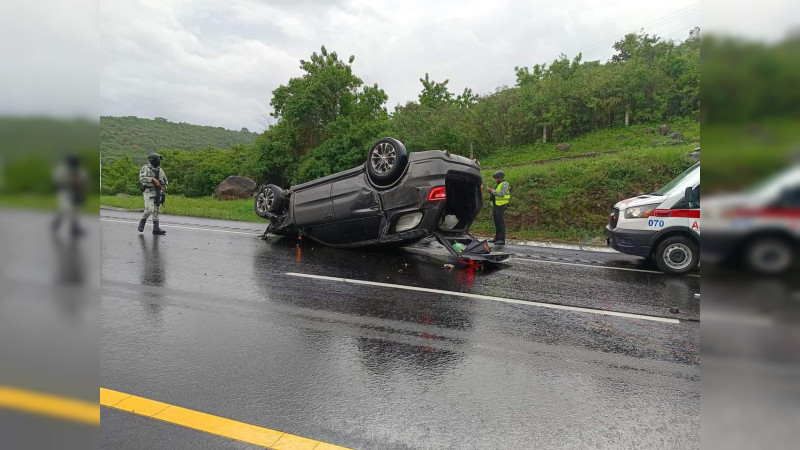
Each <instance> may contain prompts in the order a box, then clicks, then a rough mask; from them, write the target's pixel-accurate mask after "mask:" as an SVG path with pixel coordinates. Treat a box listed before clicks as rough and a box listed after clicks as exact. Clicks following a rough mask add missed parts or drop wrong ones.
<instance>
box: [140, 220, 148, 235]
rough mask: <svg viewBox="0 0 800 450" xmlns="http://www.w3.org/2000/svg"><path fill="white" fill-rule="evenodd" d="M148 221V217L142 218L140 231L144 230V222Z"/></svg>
mask: <svg viewBox="0 0 800 450" xmlns="http://www.w3.org/2000/svg"><path fill="white" fill-rule="evenodd" d="M145 223H147V219H142V220H140V221H139V233H141V232H142V231H144V224H145Z"/></svg>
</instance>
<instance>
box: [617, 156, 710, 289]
mask: <svg viewBox="0 0 800 450" xmlns="http://www.w3.org/2000/svg"><path fill="white" fill-rule="evenodd" d="M606 244H607V245H608V246H609V247H611V248H613V249H614V250H617V251H619V252H622V253H627V254H629V255H635V256H641V257H644V258H653V261H654V262H655V264H656V266H657V267H658V269H659V270H661V271H662V272H664V273H668V274H676V275H681V274H685V273H688V272H691V271H693V270H695V269H696V268H697V265H698V264H699V262H700V163H699V162H697V163H696V164H695V165H693V166H692V167H690V168H688V169H686V171H684V172H683V173H682V174H680V175H678V177H677V178H675V179H674V180H672V181H670V182H669V183H667V184H666V185H664V186H663V187H662V188H661V189H659V190H657V191H655V192H652V193H650V194H645V195H639V196H638V197H633V198H629V199H625V200H622V201H621V202H619V203H617V204H616V205H614V210H613V211H612V212H611V217H610V218H609V221H608V225H607V226H606Z"/></svg>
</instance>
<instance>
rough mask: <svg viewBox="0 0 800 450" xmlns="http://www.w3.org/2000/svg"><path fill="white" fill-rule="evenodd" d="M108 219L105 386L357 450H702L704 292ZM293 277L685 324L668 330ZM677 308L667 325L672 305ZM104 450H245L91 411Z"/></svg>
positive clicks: (659, 280)
mask: <svg viewBox="0 0 800 450" xmlns="http://www.w3.org/2000/svg"><path fill="white" fill-rule="evenodd" d="M137 219H138V216H137V215H136V214H131V213H125V212H121V211H107V210H104V211H101V239H102V241H101V242H102V254H101V256H102V287H101V292H102V299H101V308H100V312H101V322H100V338H101V345H100V346H101V360H100V363H101V371H100V385H101V386H102V387H105V388H109V389H114V390H118V391H122V392H127V393H131V394H135V395H138V396H142V397H147V398H151V399H155V400H159V401H162V402H166V403H171V404H175V405H180V406H183V407H187V408H191V409H195V410H199V411H203V412H207V413H211V414H215V415H219V416H223V417H227V418H231V419H235V420H239V421H242V422H248V423H253V424H256V425H261V426H265V427H269V428H273V429H277V430H281V431H286V432H290V433H294V434H297V435H301V436H305V437H308V438H312V439H318V440H322V441H326V442H330V443H334V444H338V445H344V446H349V447H354V448H375V449H392V448H398V449H405V448H432V449H434V448H436V449H438V448H508V449H512V448H554V447H558V448H562V447H600V446H612V447H640V448H642V447H644V448H693V447H699V428H700V417H699V412H700V366H699V357H700V356H699V355H700V345H699V343H700V337H699V325H700V324H699V322H698V321H699V300H698V299H696V298H695V297H694V294H695V293H697V292H699V284H700V279H699V278H697V277H692V276H683V277H672V276H666V275H662V274H657V273H651V271H652V270H653V268H652V267H650V266H647V265H645V264H644V263H643V262H641V260H638V259H636V258H630V257H627V256H624V255H620V254H613V253H595V252H583V251H575V250H555V249H545V248H536V247H516V246H507V247H506V250H507V251H510V252H512V253H515V254H517V255H516V258H515V259H514V260H513V261H512V263H511V264H509V265H507V266H504V267H502V268H499V269H489V268H486V269H460V270H459V269H446V268H443V264H445V263H447V262H449V261H448V259H447V253H446V252H445V250H444V249H442V248H441V247H440V246H439V245H438V244H437V243H424V242H423V243H422V244H421V245H419V246H417V247H415V248H413V249H395V250H380V251H378V250H335V249H329V248H324V247H321V246H319V245H316V244H312V243H310V242H305V243H303V245H302V246H300V247H298V246H297V245H296V244H295V243H294V242H288V241H287V240H286V239H283V238H273V239H271V240H269V241H261V240H259V239H258V238H257V237H256V234H257V233H259V232H261V231H263V227H261V226H259V224H247V223H239V222H225V221H215V220H203V219H194V218H185V217H169V216H162V224H163V225H165V229H166V230H167V232H168V234H167V236H163V237H154V236H153V235H151V234H150V224H148V227H147V230H146V231H145V234H139V233H138V232H136V229H135V226H136V225H135V223H133V222H134V221H135V220H137ZM287 273H300V274H310V275H322V276H329V277H339V278H347V279H354V280H366V281H374V282H381V283H390V284H398V285H405V286H417V287H425V288H435V289H439V290H444V291H458V292H466V293H475V294H482V295H487V296H493V297H503V298H511V299H519V300H527V301H532V302H541V303H556V304H563V305H570V306H578V307H585V308H592V309H602V310H610V311H618V312H626V313H634V314H642V315H648V316H657V317H670V318H677V319H680V320H681V322H680V323H678V324H674V323H663V322H654V321H650V320H643V319H636V318H625V317H612V316H605V315H599V314H592V313H588V312H573V311H564V310H554V309H547V308H543V307H540V306H536V305H534V304H508V303H503V302H499V301H493V300H487V299H474V298H465V297H458V296H453V295H449V294H446V293H431V292H415V291H407V290H400V289H393V288H389V287H383V286H368V285H356V284H351V283H344V282H340V281H331V280H322V279H313V278H300V277H295V276H289V275H287ZM673 307H674V308H678V310H679V312H678V313H677V314H672V313H670V308H673ZM102 417H103V423H102V427H101V445H102V447H103V448H142V446H143V445H144V446H145V447H148V448H181V447H184V448H197V447H208V448H220V447H225V448H248V446H247V445H246V444H241V443H237V442H233V441H227V440H224V439H221V438H217V437H214V436H208V435H204V434H202V433H200V432H196V431H193V430H187V429H183V428H180V427H177V426H173V425H169V424H164V423H162V422H158V421H155V420H149V419H145V418H141V417H136V416H131V415H127V414H125V413H121V412H118V411H113V410H108V409H105V408H103V410H102Z"/></svg>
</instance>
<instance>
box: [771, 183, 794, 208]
mask: <svg viewBox="0 0 800 450" xmlns="http://www.w3.org/2000/svg"><path fill="white" fill-rule="evenodd" d="M772 206H773V207H774V208H788V209H798V208H800V186H798V187H791V188H787V189H784V190H783V192H781V195H780V197H778V199H777V200H776V201H775V202H774V203H773V205H772Z"/></svg>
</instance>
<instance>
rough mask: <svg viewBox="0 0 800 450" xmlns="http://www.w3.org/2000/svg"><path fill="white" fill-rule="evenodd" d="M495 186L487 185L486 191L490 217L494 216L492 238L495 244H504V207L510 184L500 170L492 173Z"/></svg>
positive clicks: (507, 200)
mask: <svg viewBox="0 0 800 450" xmlns="http://www.w3.org/2000/svg"><path fill="white" fill-rule="evenodd" d="M492 177H493V178H494V181H495V183H497V187H495V188H494V189H492V188H489V187H487V188H486V192H488V193H489V194H491V200H492V217H493V218H494V229H495V233H494V239H490V240H489V242H493V243H494V244H495V245H505V243H506V217H505V214H506V208H507V207H508V202H509V200H511V192H510V191H511V186H510V185H509V184H508V181H506V174H505V173H503V171H502V170H498V171H497V172H495V173H494V175H492Z"/></svg>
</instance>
